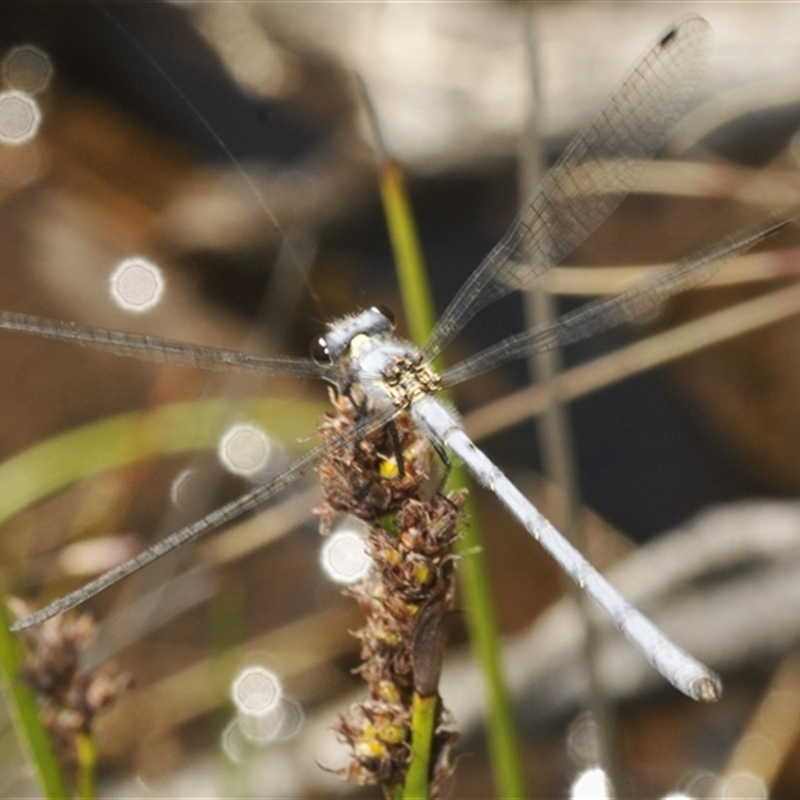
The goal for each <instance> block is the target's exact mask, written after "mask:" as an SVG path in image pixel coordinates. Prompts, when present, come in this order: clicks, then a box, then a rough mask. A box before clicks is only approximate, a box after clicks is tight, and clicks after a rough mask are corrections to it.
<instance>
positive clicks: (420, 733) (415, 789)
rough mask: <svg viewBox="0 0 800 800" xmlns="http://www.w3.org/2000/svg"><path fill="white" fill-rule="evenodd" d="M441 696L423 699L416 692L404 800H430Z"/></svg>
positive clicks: (412, 707)
mask: <svg viewBox="0 0 800 800" xmlns="http://www.w3.org/2000/svg"><path fill="white" fill-rule="evenodd" d="M438 707H439V696H438V695H431V696H430V697H422V695H420V694H418V693H417V692H414V700H413V704H412V706H411V731H412V739H411V763H410V764H409V767H408V773H407V774H406V785H405V789H404V790H403V794H402V800H428V795H429V793H428V782H429V780H430V774H431V750H432V748H433V734H434V732H435V731H436V710H437V708H438Z"/></svg>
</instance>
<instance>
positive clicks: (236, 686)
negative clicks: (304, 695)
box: [231, 665, 283, 716]
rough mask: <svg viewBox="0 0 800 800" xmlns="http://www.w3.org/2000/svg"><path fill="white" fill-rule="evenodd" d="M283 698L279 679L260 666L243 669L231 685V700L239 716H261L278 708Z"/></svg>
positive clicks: (270, 671)
mask: <svg viewBox="0 0 800 800" xmlns="http://www.w3.org/2000/svg"><path fill="white" fill-rule="evenodd" d="M282 697H283V687H282V686H281V680H280V678H279V677H278V676H277V675H276V674H275V673H274V672H273V671H272V670H269V669H267V668H266V667H262V666H258V665H256V666H252V667H245V668H244V669H243V670H242V671H241V672H240V673H239V674H238V675H237V676H236V677H235V678H234V679H233V684H232V685H231V699H232V700H233V704H234V705H235V706H236V710H237V711H238V712H239V713H240V714H248V715H251V716H261V715H264V714H269V713H270V712H271V711H273V710H274V709H276V708H277V707H278V704H279V703H280V702H281V698H282Z"/></svg>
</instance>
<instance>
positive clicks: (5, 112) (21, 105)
mask: <svg viewBox="0 0 800 800" xmlns="http://www.w3.org/2000/svg"><path fill="white" fill-rule="evenodd" d="M41 122H42V112H41V111H40V110H39V104H38V103H37V102H36V100H34V99H33V98H32V97H31V96H30V95H29V94H25V92H19V91H17V90H16V89H11V90H10V91H8V92H0V143H2V144H10V145H18V144H25V142H29V141H30V140H31V139H33V137H34V136H36V134H37V133H38V131H39V125H40V124H41Z"/></svg>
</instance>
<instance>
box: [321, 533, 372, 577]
mask: <svg viewBox="0 0 800 800" xmlns="http://www.w3.org/2000/svg"><path fill="white" fill-rule="evenodd" d="M365 545H366V541H365V539H364V537H363V536H362V535H361V533H359V532H358V531H356V530H353V529H352V528H350V527H346V528H340V529H339V530H337V531H334V533H332V534H331V535H330V536H329V537H328V539H327V540H326V541H325V544H323V545H322V552H321V553H320V564H321V565H322V569H323V570H325V574H326V575H327V576H328V577H329V578H330V579H331V580H332V581H333V582H334V583H341V584H344V585H349V584H351V583H358V581H360V580H362V579H363V578H365V577H366V575H367V573H369V571H370V570H371V569H372V558H371V557H370V555H369V553H367V550H366V547H365Z"/></svg>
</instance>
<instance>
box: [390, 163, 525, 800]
mask: <svg viewBox="0 0 800 800" xmlns="http://www.w3.org/2000/svg"><path fill="white" fill-rule="evenodd" d="M380 187H381V195H382V197H383V205H384V211H385V213H386V218H387V225H388V228H389V236H390V239H391V242H392V248H393V251H394V256H395V264H396V269H397V273H398V281H399V284H400V291H401V294H402V297H403V307H404V308H405V311H406V318H407V321H408V328H409V332H410V334H411V338H412V340H413V341H414V342H415V343H416V344H417V345H418V346H422V345H423V344H424V343H425V341H427V338H428V336H429V335H430V333H431V331H432V330H433V326H434V324H435V310H434V305H433V295H432V293H431V291H430V286H429V283H428V279H427V272H426V270H425V265H424V259H423V256H422V248H421V247H420V244H419V238H418V237H417V233H416V227H415V225H414V218H413V213H412V210H411V203H410V201H409V199H408V193H407V191H406V187H405V181H404V180H403V175H402V172H401V171H400V168H399V166H398V165H397V164H396V163H395V162H393V161H391V160H389V159H385V160H384V161H383V162H382V163H381V165H380ZM436 367H437V369H441V363H437V365H436ZM450 477H451V484H452V485H453V486H458V487H461V486H466V485H467V474H466V471H465V470H464V468H463V467H462V466H460V465H457V466H455V467H454V469H453V470H452V473H451V476H450ZM464 510H465V513H466V516H467V517H468V519H469V520H470V525H469V526H468V527H467V530H466V531H465V534H464V537H463V538H462V539H461V541H460V542H459V552H460V555H461V558H462V564H461V568H460V570H459V583H460V586H461V591H462V594H463V598H464V606H465V610H466V617H467V624H468V627H469V632H470V640H471V643H472V648H473V652H474V653H475V657H476V659H477V661H478V664H479V665H480V668H481V670H482V671H483V675H484V680H485V682H486V687H487V694H488V699H489V707H488V720H487V725H488V741H489V754H490V758H491V761H492V770H493V773H494V781H495V788H496V790H497V793H498V795H499V796H502V797H527V796H528V794H527V791H526V789H525V780H524V769H523V766H522V750H521V748H520V745H519V741H518V739H517V734H516V728H515V725H514V719H513V713H512V705H511V698H510V696H509V693H508V688H507V687H506V684H505V679H504V675H503V667H502V663H501V655H502V647H501V644H500V635H499V631H498V627H497V621H496V616H495V611H494V601H493V598H492V592H491V585H490V580H489V568H488V565H487V563H486V558H485V556H484V550H483V542H482V539H481V534H480V530H479V528H478V525H477V515H476V509H475V505H474V503H473V502H472V499H471V498H469V499H468V500H467V504H466V505H465V507H464ZM417 735H418V734H417V731H416V728H414V736H417ZM412 750H413V752H414V754H415V757H416V753H417V750H418V748H417V746H416V742H412ZM414 768H415V764H414V761H412V763H411V766H410V767H409V775H410V774H411V770H412V769H414Z"/></svg>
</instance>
